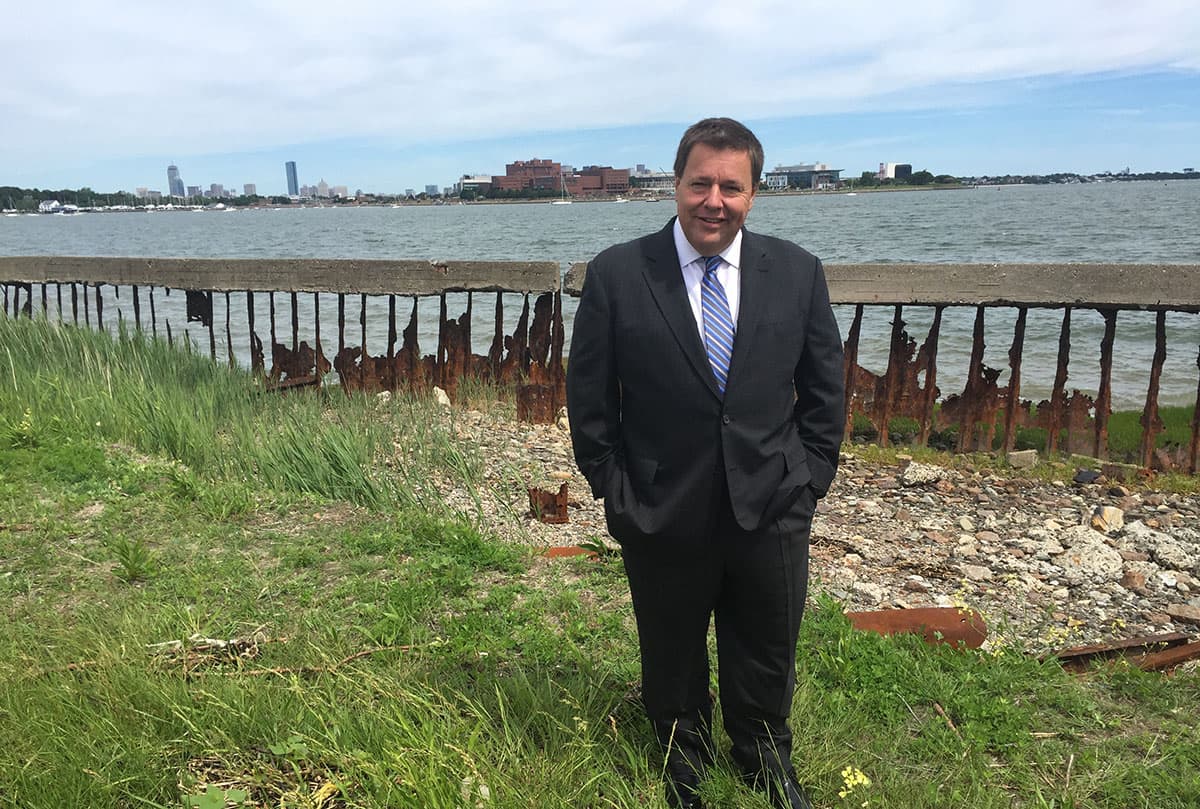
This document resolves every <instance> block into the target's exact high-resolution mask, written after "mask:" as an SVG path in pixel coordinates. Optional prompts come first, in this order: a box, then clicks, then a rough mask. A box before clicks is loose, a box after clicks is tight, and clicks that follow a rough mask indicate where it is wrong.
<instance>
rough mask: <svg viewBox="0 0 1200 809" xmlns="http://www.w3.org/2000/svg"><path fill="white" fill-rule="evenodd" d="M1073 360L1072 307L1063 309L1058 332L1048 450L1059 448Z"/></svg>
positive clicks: (1048, 429)
mask: <svg viewBox="0 0 1200 809" xmlns="http://www.w3.org/2000/svg"><path fill="white" fill-rule="evenodd" d="M1070 361H1071V307H1070V306H1067V307H1065V308H1064V309H1063V320H1062V330H1061V331H1060V332H1059V334H1058V362H1057V367H1056V368H1055V371H1054V387H1053V388H1051V390H1050V418H1049V420H1048V421H1047V423H1046V452H1054V451H1055V450H1057V449H1058V431H1059V430H1061V429H1062V422H1063V411H1064V409H1065V408H1066V401H1067V366H1068V364H1069V363H1070Z"/></svg>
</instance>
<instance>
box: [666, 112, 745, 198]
mask: <svg viewBox="0 0 1200 809" xmlns="http://www.w3.org/2000/svg"><path fill="white" fill-rule="evenodd" d="M697 143H703V144H704V145H705V146H708V147H710V148H713V149H718V150H721V149H732V150H734V151H737V152H747V153H749V155H750V176H751V178H752V179H753V181H754V187H755V188H757V187H758V181H759V178H760V177H761V176H762V167H763V148H762V144H761V143H759V142H758V138H756V137H754V133H753V132H751V131H750V130H749V129H747V128H746V127H745V126H744V125H742V124H740V123H738V122H737V121H735V120H733V119H732V118H705V119H704V120H703V121H697V122H696V123H694V124H692V125H691V126H689V127H688V128H687V131H686V132H684V133H683V137H682V138H681V139H680V140H679V150H678V151H676V152H675V177H676V178H677V179H678V178H680V177H682V176H683V170H684V168H685V167H686V166H687V161H688V155H690V154H691V153H692V147H693V146H695V145H696V144H697Z"/></svg>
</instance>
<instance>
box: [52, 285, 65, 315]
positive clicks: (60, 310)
mask: <svg viewBox="0 0 1200 809" xmlns="http://www.w3.org/2000/svg"><path fill="white" fill-rule="evenodd" d="M54 294H55V295H56V296H57V297H58V322H59V323H62V322H63V302H62V284H61V283H56V284H55V285H54Z"/></svg>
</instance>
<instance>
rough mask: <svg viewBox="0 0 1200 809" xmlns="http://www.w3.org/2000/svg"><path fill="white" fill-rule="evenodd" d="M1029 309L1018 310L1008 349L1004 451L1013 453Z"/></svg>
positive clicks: (1015, 440) (1015, 442)
mask: <svg viewBox="0 0 1200 809" xmlns="http://www.w3.org/2000/svg"><path fill="white" fill-rule="evenodd" d="M1028 314H1029V309H1028V308H1027V307H1024V306H1022V307H1020V308H1019V309H1017V324H1016V326H1014V327H1013V341H1012V347H1011V348H1009V349H1008V402H1007V403H1006V405H1007V406H1006V407H1005V411H1004V451H1005V452H1012V450H1013V447H1015V446H1016V444H1017V410H1019V409H1020V407H1021V355H1022V352H1023V351H1024V348H1025V320H1026V317H1027V316H1028Z"/></svg>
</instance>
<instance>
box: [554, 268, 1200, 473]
mask: <svg viewBox="0 0 1200 809" xmlns="http://www.w3.org/2000/svg"><path fill="white" fill-rule="evenodd" d="M825 271H826V275H827V277H828V280H829V292H830V297H831V299H832V300H833V302H834V303H835V304H848V305H852V306H854V307H855V310H854V318H853V320H852V322H851V324H850V329H849V334H848V337H847V340H846V345H845V348H846V371H845V373H846V390H847V401H846V424H847V429H848V430H849V427H850V425H851V424H852V423H853V421H854V418H855V416H856V415H859V416H861V417H865V418H867V419H868V420H869V421H870V422H871V425H872V426H873V428H874V430H875V431H876V433H877V434H878V440H879V442H880V443H882V444H884V445H886V444H887V443H888V440H889V429H888V426H889V424H891V422H892V420H893V419H894V418H897V417H904V418H908V419H912V420H913V421H915V422H916V423H917V424H918V432H917V435H916V440H917V442H918V443H920V444H922V445H924V444H926V443H927V442H928V441H929V439H930V436H931V434H932V433H933V432H934V431H935V430H944V429H946V428H947V427H950V426H952V425H953V426H957V428H958V429H957V438H956V444H957V449H959V450H960V451H971V450H985V451H991V450H992V449H993V447H994V446H995V445H996V443H997V431H999V444H1000V446H1001V447H1002V448H1003V449H1005V450H1011V449H1012V448H1013V446H1014V442H1015V441H1016V437H1017V430H1018V429H1019V428H1022V427H1038V428H1042V429H1044V430H1045V431H1046V442H1047V449H1048V450H1050V451H1055V450H1064V451H1069V452H1076V453H1081V454H1086V455H1091V456H1095V457H1098V458H1107V457H1108V422H1109V416H1110V414H1111V411H1112V402H1111V389H1112V370H1113V342H1114V337H1115V334H1116V325H1117V316H1118V314H1119V313H1120V312H1121V311H1130V310H1136V311H1150V312H1154V313H1155V352H1154V358H1153V360H1152V362H1151V365H1150V368H1149V369H1148V378H1147V383H1146V391H1147V393H1146V400H1145V405H1144V407H1143V411H1142V418H1141V423H1142V428H1143V432H1142V440H1141V445H1140V451H1139V457H1138V462H1139V463H1140V464H1141V465H1142V466H1143V467H1146V468H1155V469H1178V470H1186V471H1188V472H1190V473H1192V474H1195V473H1196V472H1197V470H1198V463H1200V458H1198V456H1200V382H1198V383H1197V396H1196V405H1195V407H1194V410H1193V416H1192V424H1191V440H1190V441H1189V443H1188V445H1187V446H1180V447H1174V448H1166V449H1164V448H1157V449H1156V440H1157V437H1158V435H1159V434H1160V433H1161V432H1162V429H1163V424H1162V421H1161V419H1160V418H1159V405H1158V391H1159V385H1160V382H1161V376H1162V369H1163V363H1164V360H1165V357H1166V314H1167V313H1168V312H1191V313H1195V312H1200V265H1194V264H1192V265H1177V264H1168V265H1150V264H843V265H829V266H826V268H825ZM586 272H587V266H586V265H585V264H576V265H573V266H572V267H571V270H570V272H569V273H568V274H567V279H566V283H565V285H564V288H565V290H566V291H567V292H568V293H569V294H573V295H578V294H579V292H580V291H581V290H582V288H583V281H584V278H585V276H586ZM868 306H879V307H888V308H890V309H891V310H892V328H891V337H890V348H889V351H888V362H887V370H886V371H885V372H884V373H882V374H875V373H872V372H870V371H868V370H867V369H865V368H863V367H862V366H861V365H859V363H858V351H859V341H860V338H861V337H862V325H863V314H864V310H865V308H866V307H868ZM906 306H907V307H921V308H924V309H927V310H928V309H931V310H932V312H933V320H932V324H931V326H930V328H929V331H928V333H927V334H926V336H925V339H924V341H923V342H922V343H921V345H920V346H919V347H918V346H917V344H916V341H915V340H914V339H913V338H912V337H911V336H910V335H909V333H908V331H907V329H906V328H905V326H906V323H905V320H904V317H905V307H906ZM948 307H970V308H973V309H974V310H975V317H974V328H973V334H972V350H971V359H970V364H969V367H968V370H967V377H966V379H965V380H962V384H963V388H962V390H961V392H960V393H954V394H950V395H948V396H944V397H943V396H942V395H941V390H940V389H939V387H938V381H939V380H938V376H937V356H938V339H939V336H940V332H941V327H942V315H943V312H944V311H945V310H946V309H947V308H948ZM998 308H1003V309H1007V310H1009V312H1012V311H1015V312H1016V321H1015V324H1014V327H1013V335H1012V343H1011V345H1010V347H1009V351H1008V366H1009V367H1008V384H1007V385H1004V386H1000V385H999V384H998V380H999V378H1000V375H1001V371H1000V370H999V369H995V368H989V367H988V366H987V365H985V364H984V362H983V354H984V326H985V321H986V318H987V314H986V313H987V311H988V310H989V309H992V310H995V309H998ZM1032 308H1046V309H1057V310H1061V311H1062V326H1061V331H1060V335H1059V340H1058V360H1057V368H1056V372H1055V379H1054V383H1053V388H1052V393H1051V395H1050V398H1049V399H1048V400H1044V401H1040V402H1036V403H1035V402H1031V401H1029V400H1027V399H1022V398H1021V360H1022V355H1023V353H1024V347H1025V327H1026V321H1027V317H1028V313H1029V310H1030V309H1032ZM1081 309H1090V310H1095V311H1097V312H1099V313H1100V315H1101V316H1102V317H1103V319H1104V336H1103V338H1102V340H1101V343H1100V346H1099V348H1100V359H1099V365H1100V384H1099V390H1098V391H1097V395H1096V396H1095V397H1094V398H1093V397H1092V396H1089V395H1087V394H1085V393H1082V392H1080V391H1072V392H1070V393H1068V391H1067V385H1066V382H1067V378H1068V377H1067V369H1068V365H1069V362H1070V359H1071V343H1070V333H1071V315H1072V313H1073V312H1077V311H1079V310H1081ZM1195 348H1196V347H1195V346H1189V347H1188V349H1187V350H1189V351H1190V350H1195ZM1196 364H1197V367H1198V368H1200V353H1198V354H1197V360H1196ZM943 384H944V381H943ZM939 403H940V407H936V406H935V405H938V404H939Z"/></svg>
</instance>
